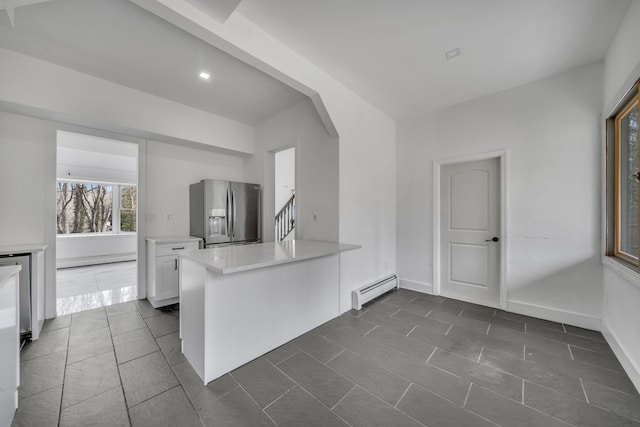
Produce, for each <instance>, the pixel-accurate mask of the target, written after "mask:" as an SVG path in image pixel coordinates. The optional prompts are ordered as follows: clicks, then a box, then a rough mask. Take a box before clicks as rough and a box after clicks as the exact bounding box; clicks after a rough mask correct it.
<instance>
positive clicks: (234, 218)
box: [231, 189, 236, 237]
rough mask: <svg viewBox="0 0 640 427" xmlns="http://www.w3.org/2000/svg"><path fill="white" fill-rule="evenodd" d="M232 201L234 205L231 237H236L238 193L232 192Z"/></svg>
mask: <svg viewBox="0 0 640 427" xmlns="http://www.w3.org/2000/svg"><path fill="white" fill-rule="evenodd" d="M231 201H232V203H233V230H232V233H231V237H235V236H236V192H235V191H233V189H232V190H231Z"/></svg>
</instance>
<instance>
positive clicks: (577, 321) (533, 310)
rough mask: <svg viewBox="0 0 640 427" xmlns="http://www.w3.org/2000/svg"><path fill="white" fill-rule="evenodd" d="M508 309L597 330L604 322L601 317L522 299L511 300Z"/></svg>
mask: <svg viewBox="0 0 640 427" xmlns="http://www.w3.org/2000/svg"><path fill="white" fill-rule="evenodd" d="M508 311H510V312H512V313H517V314H524V315H525V316H531V317H537V318H538V319H544V320H550V321H552V322H558V323H565V324H567V325H572V326H578V327H580V328H585V329H592V330H595V331H599V330H600V328H601V323H602V322H601V319H600V317H595V316H589V315H587V314H582V313H576V312H573V311H567V310H562V309H559V308H555V307H548V306H543V305H538V304H531V303H527V302H520V301H509V310H508Z"/></svg>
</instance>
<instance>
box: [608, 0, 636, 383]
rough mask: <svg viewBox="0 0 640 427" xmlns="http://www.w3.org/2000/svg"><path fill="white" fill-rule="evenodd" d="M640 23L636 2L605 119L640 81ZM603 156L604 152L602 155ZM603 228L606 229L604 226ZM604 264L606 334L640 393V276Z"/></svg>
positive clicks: (616, 60) (614, 66)
mask: <svg viewBox="0 0 640 427" xmlns="http://www.w3.org/2000/svg"><path fill="white" fill-rule="evenodd" d="M639 22H640V0H634V1H633V3H632V4H631V6H630V7H629V11H628V12H627V15H626V16H625V19H624V21H623V22H622V25H621V26H620V29H619V30H618V33H617V34H616V37H615V38H614V40H613V43H612V44H611V47H610V48H609V52H608V53H607V57H606V59H605V75H604V81H605V99H604V111H603V118H606V117H608V116H609V115H610V114H611V113H612V110H613V109H614V108H615V106H616V104H617V103H618V102H619V101H620V100H621V98H622V97H623V95H624V94H625V93H626V92H627V90H629V88H631V86H632V85H633V83H634V82H635V81H636V80H637V79H638V78H640V49H638V48H637V41H638V40H639V39H640V26H639V25H638V23H639ZM603 141H604V138H603ZM603 144H604V142H603ZM604 152H605V150H604V148H603V149H602V153H603V155H604ZM603 202H604V201H603ZM602 227H603V228H606V226H605V224H604V222H603V225H602ZM603 252H604V251H603ZM604 264H605V267H604V292H603V299H604V307H603V310H602V329H603V333H604V334H605V337H606V338H607V340H608V341H609V344H610V345H611V347H612V348H613V350H614V351H615V353H616V356H618V359H619V360H620V362H621V363H622V365H623V366H624V368H625V370H626V372H627V374H628V375H629V377H630V378H631V380H632V381H633V382H634V384H635V386H636V388H637V389H638V390H640V339H639V337H640V327H639V326H638V325H640V310H638V302H640V275H639V274H638V273H636V272H634V271H632V270H630V269H628V268H626V267H624V266H622V265H619V264H617V263H616V262H615V261H611V260H608V259H607V258H604Z"/></svg>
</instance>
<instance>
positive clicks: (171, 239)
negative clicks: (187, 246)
mask: <svg viewBox="0 0 640 427" xmlns="http://www.w3.org/2000/svg"><path fill="white" fill-rule="evenodd" d="M201 240H202V239H201V238H199V237H193V236H151V237H147V241H148V242H154V243H158V244H163V243H180V242H199V241H201Z"/></svg>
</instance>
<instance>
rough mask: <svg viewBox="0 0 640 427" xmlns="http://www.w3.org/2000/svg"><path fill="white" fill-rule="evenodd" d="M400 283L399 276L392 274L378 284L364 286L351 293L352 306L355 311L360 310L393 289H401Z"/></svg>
mask: <svg viewBox="0 0 640 427" xmlns="http://www.w3.org/2000/svg"><path fill="white" fill-rule="evenodd" d="M399 288H400V281H399V280H398V275H397V274H392V275H390V276H387V277H385V278H384V279H380V280H378V281H377V282H374V283H371V284H369V285H366V286H363V287H361V288H360V289H356V290H354V291H353V292H352V293H351V306H352V307H353V309H354V310H360V309H361V308H362V304H366V303H368V302H369V301H371V300H372V299H374V298H377V297H379V296H380V295H382V294H384V293H385V292H388V291H390V290H391V289H399Z"/></svg>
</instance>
